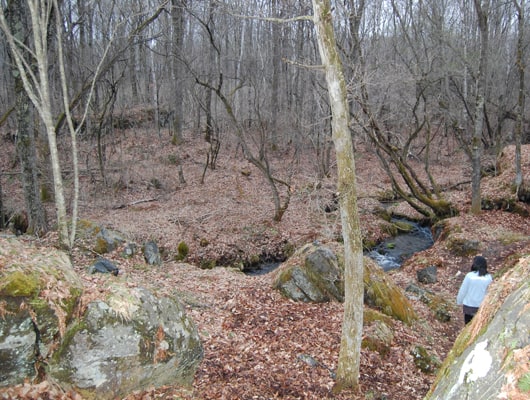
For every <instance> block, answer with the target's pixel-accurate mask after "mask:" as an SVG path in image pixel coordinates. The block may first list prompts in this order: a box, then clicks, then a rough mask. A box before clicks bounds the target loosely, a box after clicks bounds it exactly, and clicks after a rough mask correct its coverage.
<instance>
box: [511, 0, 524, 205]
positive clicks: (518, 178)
mask: <svg viewBox="0 0 530 400" xmlns="http://www.w3.org/2000/svg"><path fill="white" fill-rule="evenodd" d="M513 3H514V5H515V8H516V10H517V49H516V52H517V54H516V64H517V70H518V72H519V95H518V96H517V108H518V110H517V121H516V124H515V132H514V133H515V188H516V194H517V196H519V189H520V188H521V185H522V184H523V171H522V168H521V142H522V137H523V122H524V109H525V97H526V96H525V82H524V80H525V71H524V70H525V57H524V49H525V43H524V33H525V32H524V26H525V22H526V21H525V7H526V4H525V0H520V3H519V2H518V1H517V0H513Z"/></svg>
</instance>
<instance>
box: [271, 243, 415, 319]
mask: <svg viewBox="0 0 530 400" xmlns="http://www.w3.org/2000/svg"><path fill="white" fill-rule="evenodd" d="M342 249H343V247H342V245H340V244H339V243H328V244H326V246H322V245H319V244H315V243H310V244H306V245H305V246H303V247H302V248H300V249H299V250H297V251H296V252H295V254H294V255H293V257H291V258H289V259H288V260H287V261H286V262H285V263H283V264H282V265H281V266H280V268H278V270H277V271H276V272H275V274H274V275H273V278H272V281H273V282H272V285H273V287H274V288H275V289H277V290H279V291H280V293H282V294H283V295H284V296H286V297H288V298H291V299H293V300H295V301H308V302H322V301H330V300H335V301H344V277H343V275H344V260H343V258H342V253H343V250H342ZM315 254H316V255H318V254H323V255H326V257H324V256H314V255H315ZM335 254H336V255H337V256H335ZM311 257H313V258H314V260H313V261H312V262H311V263H309V262H308V261H307V260H310V259H311ZM324 259H326V260H328V261H326V262H324V261H323V260H324ZM334 263H336V265H335V264H334ZM363 263H364V299H365V304H367V305H369V306H371V307H373V308H376V309H377V310H378V311H380V312H382V313H383V314H386V315H388V316H390V317H392V318H396V319H398V320H400V321H403V322H405V323H406V324H411V323H412V322H413V321H414V320H415V319H417V316H416V313H415V312H414V309H413V308H412V305H411V304H410V302H409V300H408V299H407V298H406V297H405V295H404V294H403V291H402V290H401V288H399V287H398V286H397V285H396V284H395V283H394V282H393V281H392V279H391V277H390V276H389V275H388V274H387V273H385V271H384V270H383V269H382V268H381V267H379V266H378V265H377V264H376V263H375V261H373V260H372V259H370V258H368V257H364V261H363ZM311 264H312V266H311Z"/></svg>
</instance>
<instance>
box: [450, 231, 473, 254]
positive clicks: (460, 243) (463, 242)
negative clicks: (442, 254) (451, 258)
mask: <svg viewBox="0 0 530 400" xmlns="http://www.w3.org/2000/svg"><path fill="white" fill-rule="evenodd" d="M446 244H447V249H448V250H449V251H450V252H451V253H453V254H454V255H456V256H460V257H469V256H473V255H475V254H478V252H479V251H480V242H479V241H478V240H473V239H469V238H467V237H463V236H461V235H458V234H456V235H450V236H449V237H448V239H447V240H446Z"/></svg>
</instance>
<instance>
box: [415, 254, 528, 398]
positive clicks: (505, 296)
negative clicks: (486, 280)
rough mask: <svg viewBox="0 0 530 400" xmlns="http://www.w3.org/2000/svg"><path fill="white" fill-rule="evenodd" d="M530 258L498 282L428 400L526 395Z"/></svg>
mask: <svg viewBox="0 0 530 400" xmlns="http://www.w3.org/2000/svg"><path fill="white" fill-rule="evenodd" d="M529 307H530V256H525V257H523V258H521V259H520V260H519V262H518V263H517V265H516V266H515V267H513V268H512V269H511V270H510V271H509V272H506V273H505V274H504V275H503V276H502V277H500V278H498V279H496V280H495V281H494V282H493V283H492V285H491V286H490V288H489V290H488V295H487V297H486V299H485V300H484V303H483V305H482V307H481V309H480V310H479V312H478V314H477V315H476V316H475V317H474V318H473V320H472V322H471V323H470V324H468V325H467V326H466V327H465V329H464V330H463V331H462V333H461V334H460V335H459V337H458V338H457V340H456V342H455V344H454V346H453V348H452V350H451V352H450V353H449V355H448V356H447V358H446V360H445V362H444V365H443V366H442V368H441V369H440V370H439V372H438V375H437V379H436V381H435V383H434V384H433V386H432V388H431V391H430V392H429V393H428V394H427V397H426V398H425V399H426V400H442V399H443V400H459V399H486V398H487V399H527V398H529V396H530V372H529V368H530V367H529V364H528V360H530V334H529V327H530V311H529Z"/></svg>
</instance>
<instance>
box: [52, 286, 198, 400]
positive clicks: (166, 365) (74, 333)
mask: <svg viewBox="0 0 530 400" xmlns="http://www.w3.org/2000/svg"><path fill="white" fill-rule="evenodd" d="M108 293H109V296H108V297H107V298H106V299H105V300H104V301H103V300H98V301H93V302H91V303H90V304H89V305H88V307H87V310H86V312H85V313H84V314H83V316H82V317H81V318H80V319H79V320H78V321H77V322H76V323H75V324H72V325H71V326H70V327H69V329H68V331H67V333H66V335H65V339H64V340H63V342H62V344H61V347H60V348H59V349H58V350H57V351H56V352H55V353H54V355H53V357H52V360H51V361H50V374H51V375H52V376H53V377H54V378H55V379H56V380H57V381H59V382H61V385H62V386H65V387H69V388H71V389H74V390H76V391H78V392H79V393H81V394H82V395H83V398H86V399H114V398H117V397H120V396H124V395H126V394H127V393H130V392H131V391H134V390H140V389H145V388H146V387H152V386H154V387H159V386H163V385H169V384H171V385H183V386H189V385H191V383H192V380H193V376H194V374H195V371H196V368H197V365H198V364H199V362H200V361H201V359H202V356H203V350H202V346H201V343H200V340H199V335H198V333H197V329H196V327H195V325H194V324H193V322H192V321H191V320H190V319H189V318H188V317H187V316H186V314H185V311H184V308H183V306H182V305H181V304H180V303H179V302H178V301H177V300H175V299H172V298H167V297H163V298H157V297H155V296H154V295H153V294H152V293H151V292H149V291H148V290H146V289H142V288H133V289H130V288H127V287H126V286H125V285H121V284H119V283H113V284H112V287H110V288H109V291H108Z"/></svg>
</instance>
